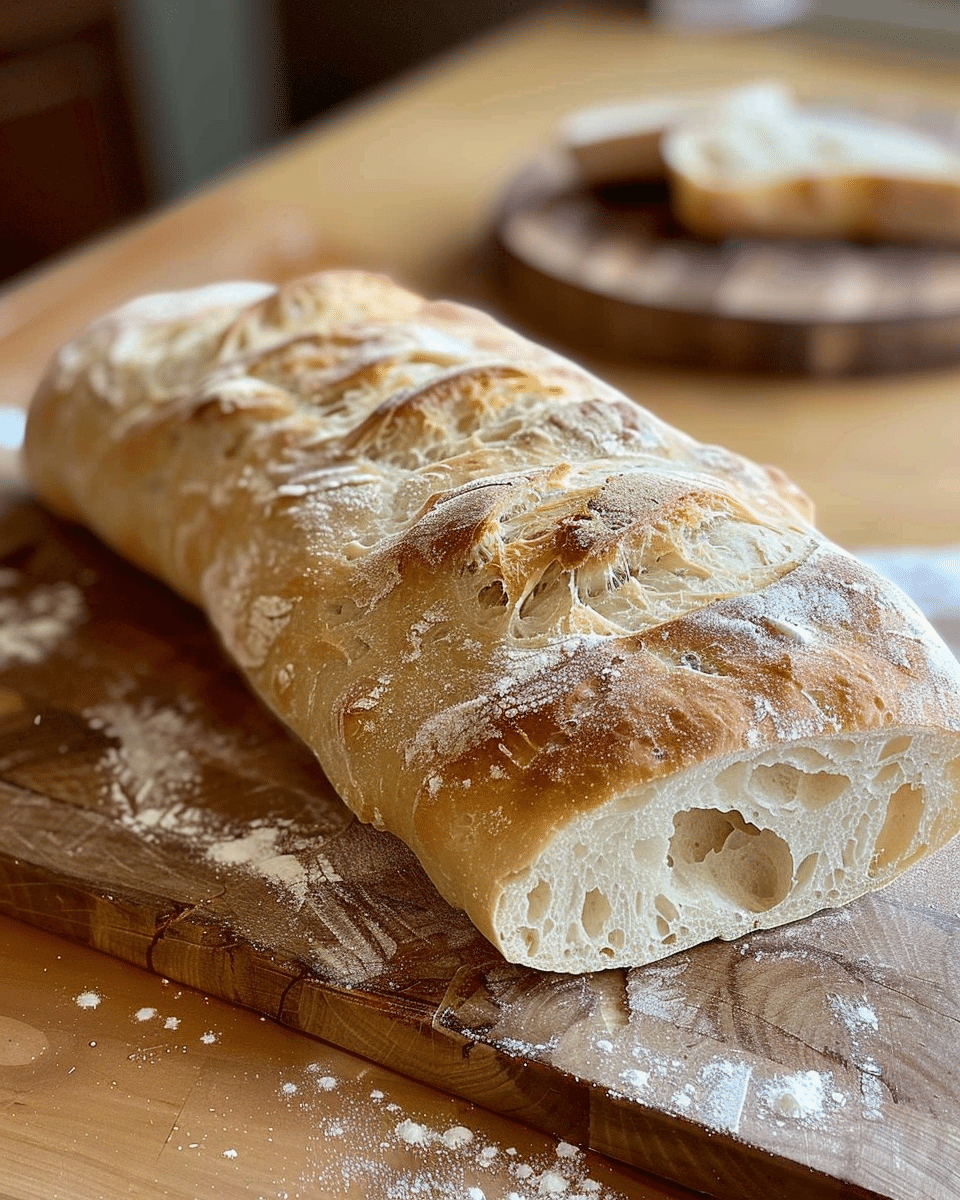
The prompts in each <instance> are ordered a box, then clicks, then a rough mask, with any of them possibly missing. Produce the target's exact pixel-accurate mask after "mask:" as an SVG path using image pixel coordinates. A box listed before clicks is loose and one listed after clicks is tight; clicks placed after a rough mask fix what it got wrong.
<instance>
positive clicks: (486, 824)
mask: <svg viewBox="0 0 960 1200" xmlns="http://www.w3.org/2000/svg"><path fill="white" fill-rule="evenodd" d="M27 459H28V464H29V469H30V472H31V476H32V479H33V481H34V484H35V486H36V488H37V490H38V492H39V493H40V495H41V496H42V497H43V498H44V499H46V501H47V502H48V503H49V504H51V506H52V507H54V508H55V509H57V510H58V511H60V512H61V513H63V514H64V515H66V516H68V517H72V518H74V519H82V520H84V521H85V522H86V523H88V524H89V525H90V526H91V527H92V528H94V529H95V530H96V531H97V532H98V533H99V534H100V535H101V536H102V537H104V538H105V540H107V541H108V542H109V543H110V544H111V545H112V546H114V547H115V548H116V549H117V550H119V551H120V552H121V553H124V554H126V555H127V556H128V557H130V558H131V559H132V560H133V561H135V562H137V563H138V564H140V565H141V566H143V567H145V568H147V569H148V570H151V571H154V572H155V573H156V574H157V575H158V576H160V577H161V578H163V579H165V580H166V581H167V582H168V583H169V584H171V585H172V586H173V587H175V588H177V589H178V590H179V591H180V592H181V593H182V594H183V595H185V596H187V597H188V598H189V599H191V600H194V601H195V602H198V603H200V604H202V605H203V607H204V608H205V610H206V612H207V613H208V615H209V617H210V620H211V622H212V623H213V625H214V627H215V628H216V629H217V631H218V633H219V635H220V637H221V639H222V641H223V643H224V645H225V647H226V648H227V650H228V651H229V652H230V653H231V654H232V656H233V657H234V658H235V660H236V661H237V662H238V664H239V665H240V666H241V667H242V668H243V670H244V671H245V673H246V675H247V677H248V679H249V680H250V682H251V683H252V685H253V686H254V688H255V689H256V690H257V692H258V693H259V694H260V696H261V697H262V698H263V699H264V700H265V701H266V702H267V703H268V704H269V705H270V706H271V707H272V708H273V710H274V711H275V712H276V713H277V714H278V715H279V716H280V717H281V718H282V719H283V720H284V721H285V722H286V723H287V724H288V726H289V727H290V728H291V729H292V730H294V731H295V732H296V733H297V734H298V735H299V736H300V737H301V738H302V739H303V740H304V741H305V742H306V743H307V744H308V745H309V746H310V747H311V748H312V749H313V750H314V752H315V753H316V754H317V756H318V758H319V760H320V762H321V763H322V764H323V767H324V769H325V770H326V772H327V774H328V775H329V777H330V779H331V781H332V782H333V784H334V786H335V787H336V788H337V790H338V792H339V793H340V794H341V796H342V797H343V798H344V800H345V801H346V802H347V804H348V805H350V807H351V808H352V809H353V810H354V811H355V812H356V813H357V814H358V815H359V816H360V817H361V818H362V819H364V820H366V821H370V822H373V823H375V824H377V825H378V826H381V827H384V828H387V829H389V830H391V831H392V832H393V833H395V834H397V835H398V836H400V837H401V838H402V839H403V840H404V841H406V842H407V844H408V845H409V846H410V847H411V848H412V849H413V850H414V851H415V852H416V854H417V855H418V857H419V858H420V860H421V862H422V863H423V865H424V868H425V869H426V871H427V872H428V874H429V875H430V877H431V878H432V879H433V881H434V883H435V884H436V885H437V887H438V889H439V890H440V891H441V893H442V894H443V895H444V896H445V897H446V898H447V899H448V900H449V901H451V902H452V903H453V904H456V905H458V906H459V907H461V908H463V909H465V910H466V912H467V913H468V914H469V915H470V917H471V918H472V920H473V921H474V922H475V924H476V925H477V926H478V928H479V929H480V930H481V931H482V932H483V933H484V934H485V935H486V936H487V937H488V938H489V939H490V940H491V941H492V942H493V943H494V944H495V945H496V946H498V947H499V948H500V949H501V950H502V951H503V952H504V953H505V954H506V955H507V956H508V957H509V958H511V959H512V960H514V961H517V962H523V963H527V964H529V965H531V966H535V967H540V968H544V969H552V970H561V971H585V970H592V969H595V968H602V967H607V966H613V965H634V964H640V963H645V962H650V961H653V960H655V959H657V958H661V957H664V956H666V955H668V954H671V953H673V952H675V951H677V950H680V949H683V948H685V947H689V946H692V945H695V944H697V943H698V942H701V941H704V940H706V939H709V938H714V937H723V938H731V937H736V936H738V935H739V934H741V933H744V932H746V931H748V930H750V929H756V928H760V927H764V926H771V925H777V924H782V923H784V922H787V921H791V920H794V919H796V918H798V917H802V916H805V915H808V914H810V913H812V912H814V911H816V910H818V909H821V908H824V907H829V906H835V905H839V904H842V903H845V902H846V901H848V900H850V899H852V898H854V897H855V896H858V895H860V894H862V893H864V892H865V891H868V890H870V889H872V888H875V887H879V886H881V885H883V884H884V883H886V882H888V881H889V880H891V879H892V878H894V877H895V876H896V875H897V874H898V873H899V872H900V871H902V870H903V869H905V868H906V867H907V866H909V865H910V863H912V862H914V861H916V859H918V858H919V857H921V856H922V855H923V854H925V853H927V852H929V851H931V850H933V849H935V848H937V847H938V846H940V845H943V844H944V843H945V842H946V841H947V840H948V839H949V838H950V837H952V836H953V835H954V833H956V832H957V829H958V827H960V799H958V791H960V668H958V666H957V664H956V662H955V661H954V660H953V659H952V657H951V656H950V655H949V654H948V653H947V652H946V650H945V649H944V648H943V646H942V644H941V643H940V642H939V640H938V639H937V637H936V635H935V634H934V633H933V631H932V630H931V629H930V627H929V626H928V625H927V624H926V622H925V621H924V619H923V618H922V617H921V615H920V614H919V612H918V611H917V610H916V609H915V608H914V607H913V606H912V605H911V604H910V602H909V601H907V600H906V598H905V597H903V596H902V595H901V594H900V593H899V592H898V591H897V590H896V589H895V588H894V587H893V586H892V585H890V584H888V583H887V582H885V581H884V580H883V579H881V578H880V577H879V576H878V575H876V574H874V573H873V572H871V571H870V570H869V569H867V568H866V567H865V566H863V565H862V564H861V563H859V562H858V561H857V560H855V559H854V558H852V557H851V556H850V555H848V554H846V553H845V552H844V551H842V550H840V549H839V548H838V547H836V546H833V545H831V544H830V543H829V542H828V541H826V540H825V539H824V538H823V537H822V536H821V535H820V534H819V533H818V532H817V531H816V529H815V528H814V527H813V526H812V525H811V524H810V507H809V502H808V501H807V500H806V498H805V497H803V496H802V494H801V493H800V492H799V491H798V490H797V489H796V488H795V487H794V486H793V485H792V484H791V483H790V482H789V481H788V480H786V479H785V478H784V477H783V476H782V475H780V474H779V472H777V471H774V470H767V469H765V468H761V467H758V466H756V465H755V464H752V463H749V462H747V461H745V460H743V459H741V458H739V457H738V456H737V455H735V454H731V453H730V452H728V451H725V450H722V449H720V448H717V447H705V446H702V445H700V444H699V443H697V442H695V441H694V440H693V439H691V438H689V437H687V436H686V435H684V434H682V433H680V432H679V431H677V430H675V429H672V428H671V427H670V426H668V425H666V424H665V423H664V422H662V421H660V420H658V419H657V418H656V417H655V416H653V415H652V414H651V413H649V412H647V411H646V410H645V409H643V408H642V407H640V406H639V405H638V404H636V403H634V402H633V401H631V400H629V399H628V398H627V397H625V396H623V395H621V394H620V393H618V392H616V391H615V390H613V389H612V388H610V387H608V386H607V385H605V384H603V383H601V382H600V381H599V380H597V379H595V378H594V377H592V376H591V375H589V374H588V373H587V372H585V371H583V370H582V369H580V368H578V367H576V366H575V365H574V364H572V363H570V362H568V361H566V360H565V359H563V358H561V357H559V356H558V355H555V354H553V353H551V352H549V351H547V350H544V349H542V348H541V347H538V346H536V345H534V344H532V343H530V342H528V341H526V340H525V339H523V338H521V337H519V336H518V335H516V334H514V333H512V332H511V331H509V330H507V329H505V328H503V327H502V326H500V325H498V324H497V323H496V322H494V321H493V320H491V319H490V318H489V317H487V316H484V315H482V314H480V313H477V312H474V311H472V310H470V309H467V308H463V307H461V306H458V305H453V304H446V303H429V302H426V301H424V300H421V299H420V298H419V297H417V296H414V295H413V294H412V293H410V292H407V291H404V290H403V289H401V288H398V287H396V286H395V285H393V284H392V283H390V282H389V281H386V280H384V279H381V278H379V277H376V276H370V275H365V274H363V273H359V272H330V273H325V274H321V275H319V276H314V277H312V278H308V279H305V280H300V281H297V282H295V283H293V284H290V285H286V286H284V287H283V288H281V289H279V290H273V289H267V288H265V287H264V288H262V289H261V291H259V292H257V291H250V292H245V291H241V292H239V293H236V294H235V298H234V299H231V293H230V292H229V291H227V292H223V291H213V292H209V293H206V294H204V293H199V294H197V293H194V294H189V295H187V296H186V297H184V298H183V299H182V301H171V300H169V299H167V300H164V301H163V302H162V303H159V302H158V303H153V302H150V303H146V304H144V303H143V302H140V303H139V304H135V305H133V306H127V308H125V309H120V310H118V311H117V312H115V313H113V314H111V315H109V316H108V317H105V318H103V319H102V320H101V321H100V322H97V323H96V324H95V325H94V326H92V327H91V328H90V329H89V330H88V331H86V332H85V333H83V334H81V335H80V337H79V338H78V339H77V340H76V341H75V342H74V343H73V344H72V345H71V347H69V348H68V349H66V350H65V351H64V352H62V353H61V355H60V358H59V360H58V362H56V363H54V365H53V366H52V367H51V370H50V372H49V373H48V375H47V377H46V379H45V381H44V383H43V384H42V385H41V388H40V390H39V392H38V395H37V397H36V398H35V401H34V404H33V407H32V409H31V416H30V422H29V426H28V431H27Z"/></svg>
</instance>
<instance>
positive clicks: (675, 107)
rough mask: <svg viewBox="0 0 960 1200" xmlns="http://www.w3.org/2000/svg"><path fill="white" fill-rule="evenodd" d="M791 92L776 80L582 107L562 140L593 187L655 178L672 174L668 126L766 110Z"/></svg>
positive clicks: (566, 123)
mask: <svg viewBox="0 0 960 1200" xmlns="http://www.w3.org/2000/svg"><path fill="white" fill-rule="evenodd" d="M789 98H790V93H789V91H788V90H787V88H786V87H785V86H784V85H783V84H779V83H773V82H771V83H754V84H745V85H744V86H743V87H738V88H717V89H713V90H708V91H697V92H671V93H667V94H665V95H658V96H646V97H644V98H642V99H639V100H629V101H624V102H621V103H619V104H604V105H599V106H597V107H594V108H583V109H579V110H578V111H577V112H574V113H571V114H570V115H569V116H568V117H567V118H566V119H565V120H564V121H563V122H562V124H561V126H560V129H559V131H558V140H559V141H560V144H561V145H562V146H563V147H564V148H565V149H566V150H568V151H569V153H570V154H571V155H572V156H573V159H574V161H575V163H576V165H577V170H578V173H579V176H580V179H581V180H582V182H583V183H585V184H587V185H588V186H589V187H603V186H606V185H610V184H617V183H635V182H649V181H652V180H656V179H665V178H666V176H667V165H666V163H665V161H664V158H663V153H662V149H661V143H662V141H663V138H664V136H665V134H666V133H667V132H668V131H670V130H672V129H675V128H677V127H682V126H683V125H686V124H690V123H702V122H705V121H707V120H708V119H711V118H712V119H714V120H716V119H718V118H719V119H721V120H722V119H723V115H724V114H727V113H730V114H739V113H746V114H749V113H751V112H755V111H758V110H759V111H761V112H762V111H764V110H765V109H766V108H768V107H770V106H773V107H777V106H778V105H779V104H780V102H781V101H789Z"/></svg>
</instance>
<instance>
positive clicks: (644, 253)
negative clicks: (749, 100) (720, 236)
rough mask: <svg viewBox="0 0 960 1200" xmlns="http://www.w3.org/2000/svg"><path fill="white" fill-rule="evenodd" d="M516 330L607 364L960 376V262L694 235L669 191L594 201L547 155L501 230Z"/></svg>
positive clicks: (905, 252) (556, 154) (510, 200)
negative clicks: (534, 332) (626, 360)
mask: <svg viewBox="0 0 960 1200" xmlns="http://www.w3.org/2000/svg"><path fill="white" fill-rule="evenodd" d="M495 236H496V242H497V247H498V251H499V253H498V256H497V257H498V269H499V275H500V281H501V285H502V288H503V291H504V294H505V296H506V297H507V299H508V301H509V302H510V303H511V305H512V306H513V307H514V308H515V310H516V312H517V315H519V316H521V317H523V318H525V319H526V320H528V321H529V322H530V323H532V324H534V325H536V326H537V328H538V330H539V331H540V332H541V333H543V334H546V335H548V336H552V337H554V338H559V339H562V340H563V341H565V342H569V343H571V344H574V345H577V346H579V347H583V348H589V349H593V350H596V351H600V352H607V353H611V352H612V353H614V354H616V355H618V356H622V355H626V356H628V357H630V358H634V359H642V360H646V361H651V362H660V363H670V364H675V365H682V366H689V367H699V368H704V367H706V368H713V369H721V370H733V371H764V372H770V371H774V372H787V373H790V374H808V375H850V374H861V373H869V372H889V371H903V370H910V369H915V368H921V367H930V366H941V365H946V364H954V363H958V362H960V249H950V248H938V247H930V246H892V245H884V246H881V245H858V244H855V243H853V242H836V241H834V242H798V241H761V240H755V241H752V240H746V239H730V240H728V241H724V242H721V243H712V242H706V241H700V240H698V239H696V238H692V237H690V236H687V235H686V234H684V233H683V231H682V230H680V229H679V228H678V227H677V226H676V225H675V224H674V222H673V220H672V217H671V214H670V207H669V202H668V197H667V190H666V185H665V184H659V183H657V184H646V185H636V186H630V187H623V186H621V187H618V188H615V189H614V188H611V189H607V190H604V191H602V192H601V191H593V190H591V189H588V188H585V187H584V186H582V184H581V183H580V182H579V179H578V177H577V173H576V170H575V167H574V164H573V161H572V159H571V158H570V157H569V155H568V154H567V153H566V152H565V151H562V150H559V149H558V150H553V151H545V152H543V153H542V154H540V155H539V156H538V157H537V158H535V159H534V160H533V161H531V162H530V163H529V164H528V165H527V166H526V167H525V168H524V169H523V170H522V171H521V172H520V174H519V175H518V176H517V178H516V179H515V180H514V181H513V183H512V185H511V186H510V187H509V188H508V190H507V193H506V195H505V197H504V199H503V202H502V205H501V208H500V211H499V213H498V215H497V218H496V226H495Z"/></svg>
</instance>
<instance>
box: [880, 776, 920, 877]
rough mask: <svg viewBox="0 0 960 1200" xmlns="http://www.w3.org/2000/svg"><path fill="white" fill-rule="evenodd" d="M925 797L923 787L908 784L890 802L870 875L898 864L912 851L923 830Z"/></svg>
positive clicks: (898, 790) (894, 794)
mask: <svg viewBox="0 0 960 1200" xmlns="http://www.w3.org/2000/svg"><path fill="white" fill-rule="evenodd" d="M925 801H926V796H925V794H924V791H923V788H919V787H914V785H913V784H912V783H905V784H903V786H902V787H898V788H897V790H896V791H895V792H894V793H893V795H892V796H891V797H890V799H889V801H888V802H887V815H886V818H885V820H884V822H883V828H882V829H881V830H880V833H879V834H878V836H877V841H876V845H875V847H874V855H873V859H872V861H871V863H870V874H871V875H875V874H876V873H877V872H878V871H882V870H883V869H884V868H885V867H890V866H893V864H894V863H898V862H899V861H900V860H901V859H902V858H903V857H904V855H906V854H907V852H908V851H909V850H910V847H911V846H912V845H913V842H914V841H915V839H916V837H917V834H918V833H919V831H920V822H921V821H922V819H923V813H924V808H925Z"/></svg>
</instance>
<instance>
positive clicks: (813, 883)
mask: <svg viewBox="0 0 960 1200" xmlns="http://www.w3.org/2000/svg"><path fill="white" fill-rule="evenodd" d="M958 790H960V740H958V741H956V742H955V743H954V744H953V746H952V749H951V750H950V751H949V752H947V751H945V750H944V741H943V738H942V736H936V735H932V734H931V733H930V732H929V731H917V732H916V733H914V734H905V733H897V734H896V735H894V736H890V735H889V734H888V735H886V736H885V735H883V734H882V733H879V732H877V733H873V734H870V735H866V736H863V735H861V736H857V737H836V738H829V739H826V738H819V739H811V740H809V741H805V742H798V743H796V744H794V745H791V746H789V747H782V746H781V747H777V748H775V749H770V750H767V751H765V752H763V753H759V754H740V755H736V756H730V757H727V758H725V759H723V760H721V761H720V762H719V763H717V762H713V763H711V764H708V765H702V766H698V767H695V768H690V769H688V770H686V771H683V772H680V773H678V774H677V775H675V776H674V777H673V778H672V779H670V780H669V781H666V782H664V781H660V782H659V783H658V784H657V785H656V786H655V787H647V788H644V789H642V790H641V791H639V792H636V793H634V794H632V795H628V796H625V797H620V798H618V799H617V800H615V801H611V802H609V803H608V804H606V805H604V806H603V807H602V808H600V809H598V810H595V811H593V812H590V813H588V814H586V815H584V816H581V817H579V818H578V819H577V820H576V821H574V822H573V823H571V824H570V825H568V826H567V827H565V828H563V829H561V830H560V831H559V832H558V833H557V834H556V835H555V837H554V838H553V839H552V841H550V843H549V844H548V845H547V846H546V848H545V849H544V850H543V852H542V853H541V854H540V856H539V857H538V858H537V859H536V861H535V862H533V863H532V864H531V866H530V867H529V868H528V869H527V870H525V871H523V872H521V873H520V874H518V875H515V876H514V877H513V878H512V879H511V880H510V881H509V882H508V883H507V885H506V887H505V888H504V890H503V892H502V894H501V897H500V902H499V905H498V907H497V911H496V914H495V919H494V926H495V935H496V936H495V940H496V942H497V944H498V945H499V947H500V949H501V950H502V951H503V953H504V955H505V956H506V957H507V958H508V959H510V960H511V961H512V962H518V963H523V964H525V965H527V966H531V967H536V968H539V969H541V970H548V971H565V972H581V971H588V970H600V969H603V968H607V967H616V966H638V965H642V964H644V963H648V962H654V961H656V960H657V959H661V958H664V957H666V956H667V955H670V954H674V953H676V952H677V951H679V950H684V949H688V948H689V947H691V946H695V945H697V944H698V943H700V942H703V941H706V940H708V939H713V938H722V939H724V940H729V939H732V938H736V937H739V936H740V935H742V934H744V933H748V932H749V931H751V930H755V929H762V928H769V927H772V926H776V925H782V924H784V923H786V922H788V921H795V920H798V919H800V918H802V917H805V916H809V915H810V914H812V913H814V912H817V911H818V910H820V909H823V908H832V907H836V906H838V905H841V904H845V903H847V902H848V901H850V900H853V899H855V898H856V897H857V896H861V895H863V894H864V893H865V892H868V891H871V890H873V889H875V888H879V887H882V886H883V885H884V884H886V883H889V882H890V881H891V880H892V879H893V878H895V877H896V876H897V875H899V874H900V873H901V872H902V871H903V870H905V869H906V868H907V867H908V866H910V865H911V864H912V863H914V862H915V861H917V860H918V859H919V858H921V857H923V856H924V855H925V854H927V853H929V852H930V851H932V850H935V849H937V848H939V847H940V846H942V845H944V844H945V843H946V842H947V841H948V840H949V839H950V838H951V837H952V836H953V835H954V834H955V833H956V832H957V829H958V827H960V802H958V799H957V793H958ZM571 868H572V869H571Z"/></svg>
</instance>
